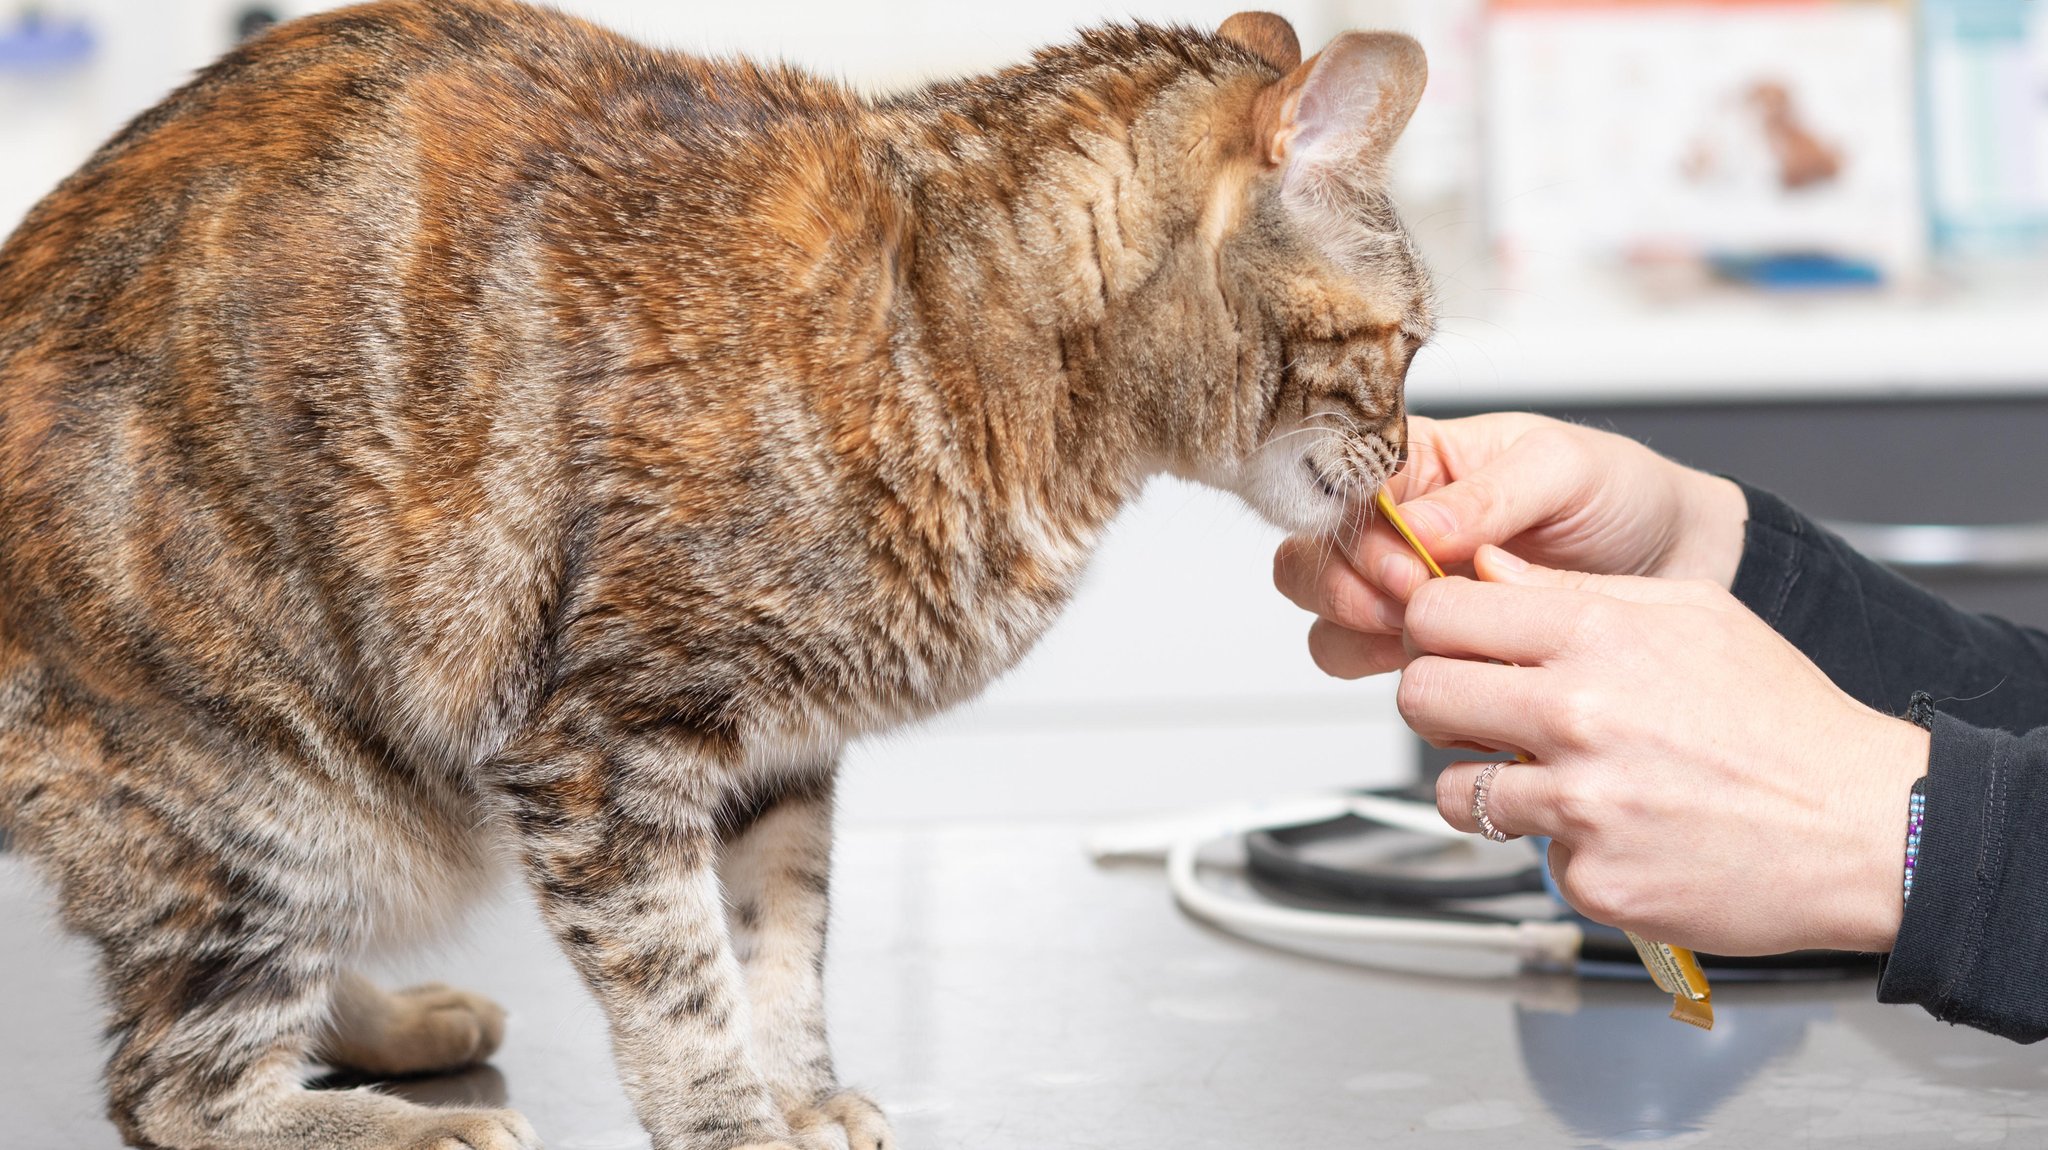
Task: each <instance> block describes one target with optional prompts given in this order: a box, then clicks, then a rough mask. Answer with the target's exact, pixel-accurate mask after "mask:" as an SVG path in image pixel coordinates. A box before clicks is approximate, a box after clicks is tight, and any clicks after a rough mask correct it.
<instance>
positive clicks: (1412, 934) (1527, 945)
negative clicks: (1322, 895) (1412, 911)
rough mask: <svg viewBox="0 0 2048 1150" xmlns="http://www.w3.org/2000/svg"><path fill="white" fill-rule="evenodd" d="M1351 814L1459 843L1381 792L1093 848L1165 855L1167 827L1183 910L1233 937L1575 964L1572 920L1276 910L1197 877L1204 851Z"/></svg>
mask: <svg viewBox="0 0 2048 1150" xmlns="http://www.w3.org/2000/svg"><path fill="white" fill-rule="evenodd" d="M1347 814H1349V815H1355V816H1357V817H1359V818H1362V819H1367V820H1369V821H1371V822H1375V823H1379V824H1381V825H1383V826H1391V827H1397V828H1399V829H1402V830H1409V831H1416V832H1418V833H1422V834H1429V835H1439V836H1443V837H1447V838H1462V837H1463V836H1462V835H1461V834H1460V833H1459V832H1458V831H1456V830H1454V829H1452V828H1451V827H1449V826H1447V825H1445V823H1444V821H1443V819H1442V818H1440V817H1439V816H1438V815H1437V811H1436V808H1435V807H1433V806H1430V805H1428V804H1426V803H1411V802H1403V801H1401V800H1398V799H1389V798H1384V797H1380V796H1376V795H1332V796H1327V797H1320V798H1311V799H1304V800H1300V801H1294V802H1285V803H1273V804H1262V805H1260V806H1257V807H1251V808H1244V809H1242V810H1239V811H1235V812H1227V813H1222V814H1217V815H1212V816H1207V817H1202V818H1198V819H1194V820H1181V821H1179V822H1177V823H1173V824H1144V825H1139V826H1135V827H1134V826H1131V825H1125V826H1122V827H1112V828H1105V829H1102V830H1099V831H1098V832H1097V833H1096V834H1095V835H1094V836H1093V837H1092V838H1091V844H1090V849H1091V853H1093V854H1094V855H1095V857H1096V858H1097V859H1098V860H1101V859H1105V858H1111V857H1125V858H1131V857H1150V858H1156V857H1159V849H1158V847H1159V846H1160V845H1162V844H1161V843H1160V842H1159V839H1158V838H1156V837H1153V838H1147V837H1146V835H1147V834H1148V833H1149V834H1151V835H1153V836H1156V835H1157V834H1158V833H1159V831H1160V830H1161V829H1164V828H1169V827H1170V828H1171V829H1172V830H1173V831H1174V832H1175V833H1174V834H1173V835H1172V837H1171V838H1169V839H1167V840H1166V841H1165V842H1164V843H1163V845H1164V848H1165V852H1164V853H1165V862H1166V882H1167V886H1168V888H1169V889H1170V890H1171V891H1172V892H1173V899H1174V901H1175V902H1176V903H1178V904H1179V905H1180V907H1181V909H1182V910H1184V911H1186V912H1187V913H1189V914H1191V915H1193V916H1195V917H1196V918H1199V919H1202V920H1203V921H1205V922H1208V923H1211V924H1213V925H1215V926H1218V927H1221V928H1222V929H1224V930H1227V931H1230V932H1232V933H1236V934H1242V933H1258V934H1276V935H1293V936H1296V937H1301V938H1317V939H1334V940H1340V941H1347V942H1378V943H1391V944H1396V945H1405V946H1439V947H1450V948H1456V949H1461V950H1477V951H1487V952H1491V953H1496V954H1510V955H1514V956H1516V957H1519V958H1521V959H1523V960H1525V961H1531V962H1540V963H1545V964H1551V965H1569V964H1570V963H1572V962H1573V961H1574V960H1576V959H1577V957H1578V953H1579V945H1580V943H1581V941H1582V937H1583V936H1582V935H1581V932H1580V930H1579V927H1578V926H1577V925H1576V924H1575V923H1571V922H1559V921H1552V920H1546V919H1524V920H1521V921H1519V922H1500V923H1469V922H1444V921H1440V920H1436V919H1425V918H1409V917H1405V916H1402V915H1372V914H1332V913H1328V912H1325V911H1314V910H1303V909H1300V908H1296V907H1285V906H1274V905H1272V904H1271V903H1263V902H1253V901H1250V900H1247V899H1241V898H1232V897H1230V896H1228V895H1225V894H1222V893H1220V892H1218V891H1217V890H1215V889H1214V888H1212V887H1208V886H1204V885H1202V882H1201V877H1200V874H1199V868H1200V861H1201V854H1202V849H1203V848H1204V847H1206V846H1208V845H1209V844H1210V843H1212V842H1216V841H1218V840H1221V839H1224V838H1229V837H1232V836H1234V835H1241V834H1247V833H1250V832H1253V831H1257V830H1262V829H1267V828H1277V827H1285V826H1299V825H1302V824H1304V823H1311V822H1321V821H1324V820H1327V819H1333V818H1337V817H1340V816H1342V815H1347Z"/></svg>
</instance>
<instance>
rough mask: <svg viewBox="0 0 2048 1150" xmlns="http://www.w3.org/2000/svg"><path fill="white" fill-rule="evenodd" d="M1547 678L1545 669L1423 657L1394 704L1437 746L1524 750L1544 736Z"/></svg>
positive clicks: (1406, 675)
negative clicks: (1543, 679)
mask: <svg viewBox="0 0 2048 1150" xmlns="http://www.w3.org/2000/svg"><path fill="white" fill-rule="evenodd" d="M1543 674H1544V672H1543V671H1542V669H1541V668H1529V667H1510V666H1505V665H1503V664H1498V663H1484V662H1477V661H1473V660H1466V659H1446V658H1442V657H1440V656H1436V655H1424V656H1422V657H1420V658H1417V659H1414V660H1412V661H1411V662H1409V664H1408V665H1407V666H1406V667H1405V668H1403V669H1402V671H1401V685H1400V687H1399V688H1397V689H1396V690H1395V692H1394V704H1395V706H1396V707H1398V708H1399V709H1400V712H1401V718H1402V719H1403V720H1405V721H1406V722H1407V724H1408V726H1409V727H1410V728H1411V729H1413V730H1414V732H1415V733H1416V734H1418V735H1420V736H1422V738H1423V739H1424V740H1426V741H1428V742H1429V743H1431V744H1433V745H1435V746H1439V747H1449V746H1459V745H1465V746H1474V745H1477V746H1486V747H1495V748H1499V749H1503V750H1517V751H1526V750H1528V749H1530V746H1531V744H1532V743H1535V742H1537V741H1539V740H1541V739H1542V738H1543V736H1544V728H1545V726H1546V718H1545V717H1546V715H1547V712H1546V711H1545V709H1544V708H1543V705H1542V703H1543V700H1542V697H1541V691H1540V688H1541V686H1542V683H1541V682H1540V679H1541V677H1542V675H1543Z"/></svg>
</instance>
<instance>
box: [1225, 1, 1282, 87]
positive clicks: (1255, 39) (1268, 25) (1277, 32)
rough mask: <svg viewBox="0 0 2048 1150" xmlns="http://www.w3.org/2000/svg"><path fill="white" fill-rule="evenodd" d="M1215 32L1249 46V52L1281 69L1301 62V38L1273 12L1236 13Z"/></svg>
mask: <svg viewBox="0 0 2048 1150" xmlns="http://www.w3.org/2000/svg"><path fill="white" fill-rule="evenodd" d="M1216 34H1217V35H1218V36H1221V37H1223V38H1224V39H1225V40H1231V41H1234V42H1236V43H1238V44H1242V45H1244V46H1245V47H1246V48H1249V49H1251V51H1252V54H1253V55H1255V56H1257V57H1258V58H1259V59H1261V60H1264V61H1265V62H1266V63H1268V64H1271V65H1273V66H1274V67H1275V68H1278V69H1280V70H1281V71H1282V72H1291V71H1293V70H1294V67H1295V65H1297V64H1299V63H1301V38H1300V37H1298V36H1296V35H1295V34H1294V25H1292V24H1289V23H1288V22H1287V18H1286V17H1285V16H1281V15H1279V14H1277V13H1273V12H1239V13H1238V14H1237V15H1235V16H1232V17H1231V18H1230V19H1228V20H1225V21H1224V22H1223V26H1222V27H1220V28H1218V29H1216Z"/></svg>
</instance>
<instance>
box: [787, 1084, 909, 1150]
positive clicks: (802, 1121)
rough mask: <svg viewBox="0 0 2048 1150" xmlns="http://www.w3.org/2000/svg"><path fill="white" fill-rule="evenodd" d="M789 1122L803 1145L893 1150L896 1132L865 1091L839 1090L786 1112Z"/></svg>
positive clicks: (849, 1149)
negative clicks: (843, 1140)
mask: <svg viewBox="0 0 2048 1150" xmlns="http://www.w3.org/2000/svg"><path fill="white" fill-rule="evenodd" d="M789 1126H790V1129H791V1130H794V1131H795V1132H796V1134H797V1137H798V1139H799V1140H800V1141H801V1142H802V1143H803V1145H804V1146H805V1147H806V1150H807V1148H808V1147H809V1146H810V1144H811V1143H813V1142H818V1143H820V1144H822V1145H831V1146H833V1147H835V1150H836V1147H837V1146H838V1145H839V1138H840V1137H843V1138H844V1139H845V1145H846V1150H896V1135H895V1133H894V1132H893V1131H891V1130H890V1129H889V1120H888V1118H886V1117H884V1116H883V1114H882V1108H881V1107H879V1106H877V1105H875V1104H874V1102H873V1101H872V1100H870V1099H869V1098H868V1097H867V1096H866V1095H864V1094H859V1093H856V1092H854V1091H852V1090H841V1091H839V1092H838V1093H836V1094H831V1095H827V1096H826V1097H825V1098H823V1099H821V1100H820V1101H818V1102H817V1103H815V1104H813V1105H811V1106H807V1107H804V1108H802V1109H800V1110H797V1111H796V1112H794V1113H792V1114H790V1115H789Z"/></svg>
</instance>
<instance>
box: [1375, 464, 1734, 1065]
mask: <svg viewBox="0 0 2048 1150" xmlns="http://www.w3.org/2000/svg"><path fill="white" fill-rule="evenodd" d="M1373 502H1374V503H1375V504H1377V505H1378V506H1379V509H1380V514H1382V515H1384V516H1386V517H1387V522H1388V523H1390V524H1392V525H1393V528H1394V530H1395V531H1397V532H1399V533H1400V535H1401V539H1402V540H1403V541H1404V542H1406V543H1407V544H1408V548H1409V550H1411V551H1413V552H1415V557H1416V558H1417V559H1420V560H1422V565H1423V566H1424V567H1427V568H1429V573H1430V574H1431V575H1433V576H1436V577H1438V578H1442V576H1443V573H1444V569H1443V568H1442V567H1439V566H1438V565H1437V562H1436V557H1435V556H1433V555H1431V554H1430V553H1429V548H1427V547H1424V546H1423V545H1422V540H1420V539H1417V538H1416V537H1415V532H1414V531H1413V530H1411V529H1410V528H1409V526H1408V521H1407V520H1405V519H1403V518H1401V512H1400V511H1399V510H1398V509H1396V508H1395V506H1394V498H1393V496H1391V495H1388V494H1387V489H1386V488H1385V487H1384V486H1382V487H1381V488H1380V490H1379V494H1377V495H1375V496H1374V497H1373ZM1515 757H1516V758H1517V759H1518V760H1521V761H1523V762H1527V761H1528V760H1527V758H1526V757H1525V756H1521V755H1517V756H1515ZM1622 933H1624V934H1626V935H1628V940H1629V942H1630V943H1631V944H1633V945H1634V946H1635V948H1636V954H1637V956H1639V957H1640V958H1641V959H1642V960H1643V967H1644V969H1646V970H1648V971H1649V972H1650V981H1652V982H1654V983H1656V984H1657V989H1659V990H1661V991H1663V992H1664V993H1666V994H1668V995H1670V996H1671V1017H1673V1018H1675V1019H1677V1020H1678V1021H1680V1022H1684V1023H1687V1024H1689V1025H1692V1026H1697V1027H1699V1028H1700V1029H1701V1030H1712V1029H1713V1028H1714V991H1713V988H1712V987H1710V986H1708V985H1707V975H1706V972H1705V971H1703V970H1701V969H1700V962H1699V959H1698V958H1695V957H1694V956H1693V953H1692V951H1690V950H1687V949H1686V948H1684V947H1682V946H1671V945H1669V944H1668V943H1662V942H1651V941H1650V940H1649V939H1646V938H1644V937H1643V936H1641V935H1639V934H1637V933H1636V932H1634V931H1632V930H1631V931H1623V932H1622Z"/></svg>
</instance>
